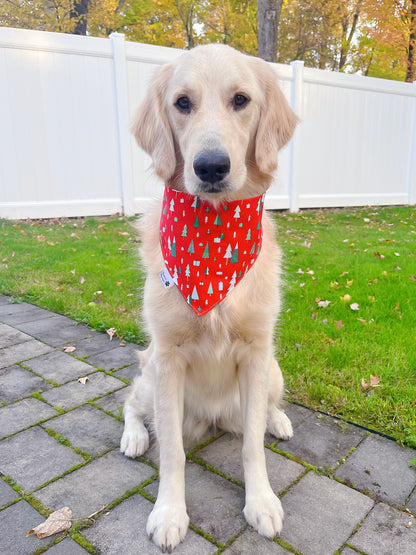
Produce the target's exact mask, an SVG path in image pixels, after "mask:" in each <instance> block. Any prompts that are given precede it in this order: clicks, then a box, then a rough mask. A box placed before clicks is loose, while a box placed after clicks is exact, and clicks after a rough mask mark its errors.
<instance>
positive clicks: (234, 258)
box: [160, 187, 264, 316]
mask: <svg viewBox="0 0 416 555" xmlns="http://www.w3.org/2000/svg"><path fill="white" fill-rule="evenodd" d="M263 205H264V195H260V196H258V197H254V198H250V199H245V200H235V201H232V202H228V203H224V204H221V205H220V206H219V207H218V209H215V208H214V207H213V206H212V204H210V203H209V202H207V201H205V200H202V199H201V198H199V197H196V196H193V195H190V194H188V193H181V192H180V191H175V190H174V189H170V188H169V187H165V193H164V195H163V208H162V215H161V218H160V245H161V248H162V254H163V258H164V261H165V266H166V269H167V271H168V272H169V276H166V275H165V277H164V278H163V277H162V275H163V274H166V270H164V272H162V274H161V279H162V281H163V282H164V281H166V279H165V278H166V277H167V283H166V284H165V286H169V285H170V284H172V283H174V284H175V285H176V286H177V288H178V289H179V291H180V293H181V295H182V296H183V298H184V299H185V300H186V302H187V303H188V304H189V305H190V306H191V307H192V308H193V310H194V311H195V313H196V314H197V315H198V316H202V315H203V314H206V313H207V312H208V311H210V310H211V309H212V308H214V306H215V305H217V304H219V303H220V302H221V301H222V300H224V299H225V297H226V296H227V295H228V293H230V291H232V290H233V289H234V287H235V286H236V285H237V283H238V282H239V281H240V280H241V279H242V278H243V277H244V275H245V274H246V273H247V272H248V270H249V269H250V268H251V266H252V265H253V264H254V262H255V261H256V259H257V256H258V254H259V252H260V249H261V242H262V224H261V218H262V213H263ZM169 277H170V278H171V280H169ZM169 281H170V283H169Z"/></svg>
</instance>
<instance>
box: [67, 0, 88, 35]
mask: <svg viewBox="0 0 416 555" xmlns="http://www.w3.org/2000/svg"><path fill="white" fill-rule="evenodd" d="M88 4H89V0H75V2H74V7H73V9H72V11H71V19H75V20H76V23H75V28H74V30H73V31H72V33H73V34H74V35H86V34H87V15H88Z"/></svg>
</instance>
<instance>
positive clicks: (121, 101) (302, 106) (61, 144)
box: [0, 28, 416, 218]
mask: <svg viewBox="0 0 416 555" xmlns="http://www.w3.org/2000/svg"><path fill="white" fill-rule="evenodd" d="M179 54H180V51H178V50H174V49H169V48H163V47H158V46H150V45H144V44H137V43H132V42H128V41H125V40H124V36H123V35H120V34H117V33H115V34H113V35H112V36H111V38H110V39H101V38H93V37H79V36H73V35H64V34H57V33H46V32H40V31H27V30H21V29H8V28H0V217H3V218H46V217H60V216H83V215H101V214H102V215H104V214H113V213H116V212H122V213H125V214H127V215H130V214H134V213H136V212H142V211H143V210H145V209H146V205H147V201H148V200H149V199H150V198H154V197H155V196H157V195H158V194H159V191H160V189H161V184H160V183H159V182H158V181H157V180H156V178H155V177H154V176H153V175H152V173H151V171H149V169H148V168H149V166H150V159H149V158H148V157H147V155H145V154H144V153H142V152H141V151H140V150H139V148H138V147H137V145H136V144H135V142H134V140H133V138H132V137H131V136H130V134H129V122H130V121H131V118H132V116H133V114H134V112H135V110H136V109H137V107H138V105H139V104H140V102H141V100H142V99H143V97H144V94H145V91H146V88H147V86H148V84H149V82H150V79H151V76H152V74H153V73H154V70H155V68H156V67H157V66H158V65H160V64H163V63H165V62H168V61H170V60H173V59H174V58H175V57H176V56H178V55H179ZM276 70H277V73H278V75H279V78H280V83H281V87H282V89H283V91H284V93H285V94H286V96H287V98H288V99H289V101H290V103H291V105H292V106H293V107H294V109H295V111H296V112H297V114H298V115H299V116H300V118H301V123H300V125H299V126H298V128H297V131H296V133H295V136H294V138H293V139H292V141H291V144H290V145H289V146H288V147H286V148H285V149H284V150H283V151H282V152H281V154H280V160H279V170H278V172H277V176H276V179H275V181H274V183H273V185H272V187H271V189H270V191H269V193H268V195H267V203H266V206H267V207H268V208H276V209H280V208H289V209H291V210H293V211H296V210H297V209H298V208H307V207H328V206H353V205H355V206H358V205H369V204H372V205H377V204H415V203H416V176H415V173H416V167H415V155H416V86H415V85H411V84H407V83H398V82H392V81H386V80H382V79H373V78H369V77H361V76H357V75H344V74H339V73H333V72H329V71H321V70H316V69H308V68H304V67H303V63H302V62H293V63H292V64H291V65H290V66H285V65H279V64H277V65H276Z"/></svg>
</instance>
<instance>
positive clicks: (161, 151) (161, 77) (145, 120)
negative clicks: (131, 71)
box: [131, 65, 176, 181]
mask: <svg viewBox="0 0 416 555" xmlns="http://www.w3.org/2000/svg"><path fill="white" fill-rule="evenodd" d="M172 71H173V68H172V66H171V65H166V66H163V67H162V68H161V69H160V70H159V71H158V72H157V74H156V76H155V78H154V80H153V82H152V84H151V85H150V87H149V90H148V91H147V94H146V97H145V99H144V101H143V103H142V104H141V106H140V108H139V110H138V112H137V114H136V117H135V119H134V121H133V124H132V126H131V132H132V133H133V135H134V136H135V137H136V140H137V142H138V143H139V146H140V147H141V148H142V149H143V150H144V151H145V152H147V153H148V154H150V156H151V157H152V161H153V167H154V170H155V172H156V174H157V175H158V176H159V177H160V178H161V179H163V181H167V180H168V179H169V178H171V177H172V175H173V174H174V172H175V168H176V157H175V147H174V142H173V135H172V131H171V128H170V124H169V120H168V118H167V115H166V110H165V108H164V105H163V94H164V93H165V91H166V87H167V83H168V81H169V79H170V76H171V75H172Z"/></svg>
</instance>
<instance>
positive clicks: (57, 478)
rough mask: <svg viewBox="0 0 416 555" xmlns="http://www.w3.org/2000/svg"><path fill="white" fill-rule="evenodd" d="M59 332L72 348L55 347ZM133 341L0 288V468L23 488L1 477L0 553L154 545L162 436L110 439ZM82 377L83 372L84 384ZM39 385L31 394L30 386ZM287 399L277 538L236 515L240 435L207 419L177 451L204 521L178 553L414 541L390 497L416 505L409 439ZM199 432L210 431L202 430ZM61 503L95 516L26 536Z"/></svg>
mask: <svg viewBox="0 0 416 555" xmlns="http://www.w3.org/2000/svg"><path fill="white" fill-rule="evenodd" d="M64 344H69V345H73V346H74V347H75V349H76V350H75V351H73V353H72V354H68V353H65V352H63V345H64ZM138 349H139V347H138V346H136V345H128V344H127V345H126V346H124V347H122V346H120V342H119V341H110V339H109V336H108V335H107V334H104V333H98V332H95V331H94V330H90V329H89V328H87V327H85V326H80V325H74V322H73V321H72V320H70V319H68V318H66V317H64V316H60V315H56V314H53V313H51V312H48V311H46V310H43V309H40V308H37V307H35V306H33V305H30V304H28V303H20V304H10V303H9V299H8V298H7V297H5V296H2V295H0V438H3V439H0V478H1V476H4V477H7V478H9V479H10V480H11V481H12V482H11V483H12V484H15V485H16V486H17V489H18V488H21V489H22V490H23V492H27V493H29V494H30V496H28V497H26V498H25V499H20V498H21V497H22V494H19V492H18V491H15V490H14V489H13V488H12V487H11V486H10V485H9V483H7V482H6V481H5V480H2V479H0V553H7V554H9V553H10V554H11V555H15V554H16V555H20V554H25V553H31V554H33V552H34V551H35V550H37V549H39V548H42V549H46V551H45V553H47V554H50V555H81V554H85V553H87V551H86V546H81V545H79V544H78V543H76V542H75V541H74V540H75V539H77V538H78V539H79V541H81V540H82V536H83V537H84V538H85V539H84V540H82V541H85V542H89V545H91V546H92V548H93V549H94V550H95V552H96V553H97V554H101V555H111V554H116V553H117V554H118V553H123V554H126V555H129V554H130V553H131V554H133V553H134V554H136V553H143V554H144V555H148V554H149V555H152V554H157V553H160V551H159V550H158V549H157V548H156V547H155V546H154V544H153V543H152V542H151V541H150V540H149V539H148V537H147V535H146V532H145V527H146V521H147V518H148V515H149V514H150V512H151V510H152V506H153V505H152V503H151V502H150V501H149V500H148V499H146V496H148V495H149V494H150V495H152V496H153V497H155V496H156V495H157V491H158V474H157V465H158V463H159V455H158V453H159V448H158V445H157V443H156V442H154V441H152V443H151V445H150V449H149V450H148V451H147V452H146V453H145V456H144V457H143V458H142V459H141V458H139V459H137V460H132V459H128V458H126V457H124V456H123V455H122V454H121V453H120V451H119V442H120V439H121V433H122V423H121V422H120V420H119V418H120V415H121V412H122V407H123V403H124V400H125V397H126V395H127V394H128V390H129V388H128V386H127V384H126V382H125V381H123V380H128V381H131V380H132V379H133V378H134V377H135V376H136V375H139V374H140V365H139V360H138V352H137V351H138ZM79 358H82V359H83V361H82V360H78V359H79ZM98 368H104V369H105V370H106V372H103V371H100V370H97V369H98ZM108 372H110V373H111V375H110V374H109V373H108ZM81 376H88V378H89V381H88V382H87V383H86V384H85V385H83V384H81V383H80V382H78V378H79V377H81ZM36 392H39V393H40V395H41V397H36V396H32V394H34V393H36ZM42 399H43V401H42ZM283 406H284V409H285V411H286V413H287V415H288V416H289V418H290V419H291V421H292V425H293V428H294V437H293V439H291V440H290V441H280V440H277V439H276V438H274V437H272V436H271V435H269V434H266V436H265V443H266V445H267V447H266V450H265V454H266V462H267V467H268V474H269V478H270V483H271V485H272V487H273V489H274V490H275V491H276V493H277V494H278V495H280V498H281V501H282V505H283V508H284V510H285V521H284V526H283V530H282V534H281V540H277V541H274V542H272V541H269V540H267V539H265V538H262V537H260V536H259V535H258V534H257V533H256V532H255V531H254V530H253V529H252V528H251V527H249V526H248V525H246V523H245V520H244V517H243V514H242V511H243V507H244V485H243V479H244V477H243V469H242V458H241V448H242V440H241V439H240V438H237V437H232V436H230V435H229V434H224V433H221V432H218V430H217V431H211V432H210V433H209V434H207V435H206V436H205V437H204V438H203V440H201V444H200V446H199V447H198V445H197V446H195V444H191V445H187V446H186V449H185V452H187V453H189V449H191V448H194V449H195V451H193V452H192V455H189V456H190V458H191V461H188V463H187V464H186V473H185V476H186V499H187V508H188V513H189V516H190V519H191V523H192V525H193V526H194V527H195V529H196V530H197V531H199V532H200V533H199V534H197V533H196V532H195V531H194V530H192V529H189V530H188V533H187V536H186V539H185V542H184V543H183V544H181V545H180V546H178V548H177V549H176V550H175V553H178V555H195V553H198V554H202V555H205V554H207V555H208V554H209V555H211V554H213V553H216V552H217V550H218V549H221V550H222V552H223V553H225V554H228V555H237V554H238V555H240V554H241V555H251V554H252V553H255V554H256V555H269V554H270V555H273V554H276V555H285V554H288V553H294V552H296V553H298V554H299V555H335V553H342V554H343V555H353V554H354V553H358V552H360V553H363V554H364V553H365V554H366V555H385V554H391V555H396V554H398V553H400V555H402V554H404V555H408V554H409V555H410V553H412V555H413V554H414V553H416V548H415V546H416V537H415V533H416V523H415V518H414V517H413V516H412V515H411V513H410V512H408V513H405V512H400V511H399V510H398V507H399V506H402V507H403V508H404V507H407V508H408V510H409V511H412V512H413V513H415V515H416V470H415V468H414V467H413V466H412V459H416V451H415V450H412V449H404V448H401V447H399V446H398V445H396V444H395V443H394V442H393V441H390V440H387V439H384V438H380V437H379V436H377V435H376V434H369V435H368V436H367V433H366V432H363V430H361V429H359V428H357V427H355V426H352V425H349V424H347V423H344V422H341V421H338V420H336V419H333V418H330V417H329V416H325V415H321V414H318V413H315V412H313V411H310V410H308V409H307V408H305V407H302V406H299V405H295V404H291V403H285V404H284V405H283ZM115 417H116V418H115ZM214 434H215V436H214ZM64 438H65V440H64ZM209 439H211V440H214V439H215V440H214V441H211V442H209V443H204V442H206V441H207V440H209ZM68 442H69V443H68ZM353 448H355V450H354V449H353ZM274 449H275V450H274ZM276 451H279V452H276ZM81 454H82V455H83V456H81ZM291 455H293V457H295V458H296V459H297V460H299V462H302V464H299V463H298V462H295V461H294V460H292V459H291ZM310 465H314V466H318V467H325V468H323V469H322V470H323V472H325V473H327V472H330V473H331V472H334V470H333V469H336V470H335V477H336V478H340V479H342V480H343V483H340V482H338V481H336V480H335V479H330V478H327V477H325V476H323V475H317V474H315V473H314V472H313V471H311V470H308V469H309V468H310ZM218 473H222V474H223V475H224V476H226V477H230V479H226V478H224V477H222V476H220V475H219V474H218ZM231 478H232V479H235V480H236V483H234V482H232V481H231ZM380 500H381V501H382V502H379V501H380ZM112 504H114V506H113V507H112V508H108V506H111V505H112ZM32 505H33V506H32ZM63 506H69V507H71V509H72V511H73V515H74V519H79V518H87V517H90V516H91V515H93V517H92V518H91V521H90V522H91V524H90V526H89V527H86V528H81V529H77V530H76V532H77V534H80V536H75V535H74V537H73V538H71V537H70V535H71V533H72V532H70V534H69V535H68V534H67V535H66V536H65V534H64V536H60V537H58V536H52V537H51V538H45V539H43V540H40V539H38V538H36V537H33V536H31V537H29V538H26V537H25V534H26V532H27V531H28V530H29V529H31V528H33V527H34V526H36V525H37V524H39V523H40V522H42V521H43V520H44V517H43V516H42V515H41V514H40V513H39V512H38V511H37V510H36V509H35V507H36V508H38V509H39V508H40V507H42V508H43V510H45V511H46V510H56V509H59V508H61V507H63ZM97 511H102V513H100V515H99V516H98V515H95V513H96V512H97ZM204 534H205V535H206V536H205V537H204ZM57 542H58V543H57ZM53 543H55V544H56V545H52V544H53Z"/></svg>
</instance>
